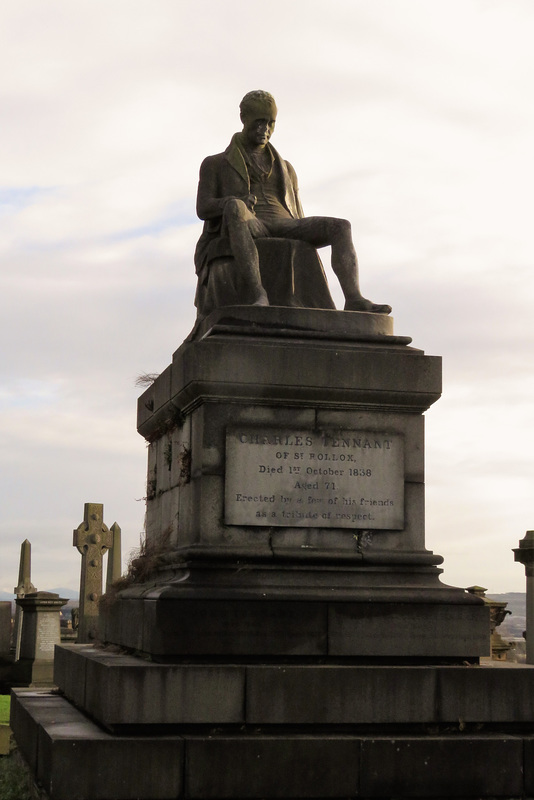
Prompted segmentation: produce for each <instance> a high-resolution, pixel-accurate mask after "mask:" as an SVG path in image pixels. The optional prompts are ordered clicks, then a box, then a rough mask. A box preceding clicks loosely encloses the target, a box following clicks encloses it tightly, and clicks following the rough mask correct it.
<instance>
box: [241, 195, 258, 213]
mask: <svg viewBox="0 0 534 800" xmlns="http://www.w3.org/2000/svg"><path fill="white" fill-rule="evenodd" d="M243 200H244V202H245V205H246V207H247V208H248V209H249V210H250V211H254V206H255V205H256V203H257V202H258V198H257V197H256V195H255V194H247V195H246V196H245V197H244V198H243Z"/></svg>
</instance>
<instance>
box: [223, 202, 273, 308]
mask: <svg viewBox="0 0 534 800" xmlns="http://www.w3.org/2000/svg"><path fill="white" fill-rule="evenodd" d="M223 227H224V228H225V230H226V231H227V232H228V238H229V239H230V247H231V250H232V255H233V258H234V261H235V263H236V266H237V269H238V271H239V275H240V276H241V278H242V280H243V282H244V284H245V286H246V288H247V292H246V294H247V298H246V299H245V298H243V302H246V303H247V304H248V303H249V302H251V301H250V300H249V299H248V297H249V296H250V297H251V298H252V302H251V304H252V305H254V306H268V305H269V299H268V297H267V292H266V291H265V289H264V288H263V285H262V282H261V276H260V261H259V257H258V249H257V247H256V244H255V242H254V237H253V233H256V234H259V235H265V231H264V230H263V229H261V230H260V228H261V223H260V222H259V220H257V219H256V217H255V216H254V215H253V214H252V213H251V212H250V210H249V209H248V208H247V206H246V205H245V203H244V202H243V201H242V200H238V199H237V198H235V199H234V198H233V199H231V200H228V202H227V203H226V205H225V207H224V212H223ZM256 228H258V230H256Z"/></svg>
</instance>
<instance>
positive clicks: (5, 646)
mask: <svg viewBox="0 0 534 800" xmlns="http://www.w3.org/2000/svg"><path fill="white" fill-rule="evenodd" d="M10 648H11V601H10V600H3V601H2V602H0V655H1V656H4V655H9V651H10Z"/></svg>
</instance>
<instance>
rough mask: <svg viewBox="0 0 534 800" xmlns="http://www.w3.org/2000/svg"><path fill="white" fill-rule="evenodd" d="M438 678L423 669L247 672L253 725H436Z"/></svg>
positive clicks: (307, 668)
mask: <svg viewBox="0 0 534 800" xmlns="http://www.w3.org/2000/svg"><path fill="white" fill-rule="evenodd" d="M435 689H436V673H435V672H434V670H433V669H432V668H428V669H427V668H424V667H379V666H377V667H353V666H333V665H332V666H327V665H325V666H321V667H318V666H313V665H310V666H304V665H299V666H293V665H290V664H286V665H281V666H257V667H255V666H249V667H247V706H246V707H247V722H249V723H250V724H252V725H266V724H269V725H291V724H299V725H303V724H305V725H347V724H351V725H354V724H370V723H373V724H395V723H397V724H398V723H400V722H402V723H403V724H412V723H422V722H430V721H433V720H434V719H435Z"/></svg>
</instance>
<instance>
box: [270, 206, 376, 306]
mask: <svg viewBox="0 0 534 800" xmlns="http://www.w3.org/2000/svg"><path fill="white" fill-rule="evenodd" d="M269 230H270V233H271V235H272V236H285V237H287V238H290V239H300V240H302V241H305V242H309V244H312V245H314V246H315V247H326V246H327V245H330V246H331V247H332V269H333V270H334V272H335V274H336V276H337V279H338V280H339V283H340V286H341V288H342V290H343V294H344V295H345V311H371V312H373V313H374V314H390V313H391V306H388V305H385V304H384V305H381V304H379V303H373V302H371V300H367V298H365V297H364V296H363V295H362V293H361V291H360V281H359V269H358V259H357V257H356V251H355V249H354V244H353V242H352V231H351V225H350V222H349V221H348V220H346V219H337V218H336V217H304V219H298V220H285V219H284V220H281V221H280V222H278V221H277V222H276V223H275V225H274V226H273V225H271V223H269Z"/></svg>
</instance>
